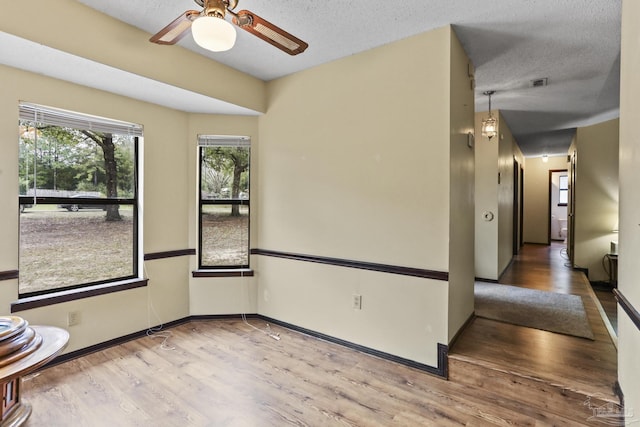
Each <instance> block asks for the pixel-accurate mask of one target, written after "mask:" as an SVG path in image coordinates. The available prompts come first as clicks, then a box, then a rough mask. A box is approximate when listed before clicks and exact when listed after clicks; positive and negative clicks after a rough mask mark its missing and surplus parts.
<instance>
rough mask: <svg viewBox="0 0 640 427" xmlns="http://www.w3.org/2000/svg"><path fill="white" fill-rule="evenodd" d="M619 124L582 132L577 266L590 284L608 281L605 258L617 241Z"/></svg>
mask: <svg viewBox="0 0 640 427" xmlns="http://www.w3.org/2000/svg"><path fill="white" fill-rule="evenodd" d="M618 140H619V120H618V119H615V120H609V121H607V122H603V123H599V124H597V125H593V126H587V127H581V128H578V130H577V133H576V150H577V153H578V161H577V171H576V183H575V185H574V190H575V196H576V207H575V236H574V237H575V239H574V244H575V245H574V264H575V266H576V267H581V268H587V269H589V280H591V281H603V280H608V279H609V276H608V274H607V273H606V271H605V270H604V268H603V266H602V258H603V257H604V255H605V254H607V253H609V251H610V243H611V241H612V240H617V239H618V236H617V234H614V233H612V230H613V229H614V228H615V227H616V225H617V224H618V187H619V185H618Z"/></svg>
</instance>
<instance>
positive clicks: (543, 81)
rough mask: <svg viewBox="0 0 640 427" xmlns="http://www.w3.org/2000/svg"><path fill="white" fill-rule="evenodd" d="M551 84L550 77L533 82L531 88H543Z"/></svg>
mask: <svg viewBox="0 0 640 427" xmlns="http://www.w3.org/2000/svg"><path fill="white" fill-rule="evenodd" d="M548 83H549V78H548V77H543V78H541V79H535V80H531V87H542V86H546V85H547V84H548Z"/></svg>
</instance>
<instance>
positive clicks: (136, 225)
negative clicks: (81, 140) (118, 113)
mask: <svg viewBox="0 0 640 427" xmlns="http://www.w3.org/2000/svg"><path fill="white" fill-rule="evenodd" d="M30 115H32V116H31V117H30ZM20 121H30V122H32V123H42V124H47V125H52V126H58V127H67V128H73V129H90V130H94V131H97V132H104V133H113V134H116V135H129V136H132V137H133V165H134V168H133V197H130V198H127V197H117V198H108V197H105V198H93V197H86V198H84V197H73V198H72V197H49V196H38V195H37V190H36V191H35V192H34V195H33V196H27V195H18V209H19V210H21V207H22V206H23V205H38V204H49V205H61V204H83V205H101V206H106V205H125V206H131V207H132V211H133V213H132V216H133V218H132V242H133V247H132V260H131V266H132V274H130V275H126V276H119V277H112V278H109V279H104V280H97V281H91V282H83V283H79V284H75V285H69V286H63V287H57V288H53V289H47V290H40V291H34V292H20V284H18V298H19V299H20V301H28V300H42V299H43V298H44V299H47V297H49V296H50V298H52V299H53V300H57V299H60V297H61V295H63V298H64V299H65V300H73V299H75V298H73V297H71V295H72V294H78V295H85V294H86V296H92V295H94V294H95V293H96V292H99V293H98V294H102V293H106V292H105V291H104V289H105V285H112V286H113V287H114V291H117V290H124V289H130V288H133V287H138V286H144V285H146V283H147V280H146V279H144V278H143V277H142V276H141V274H140V263H141V253H140V243H141V242H140V239H141V235H140V230H141V229H142V228H141V224H140V217H139V212H140V182H141V180H140V172H141V165H140V155H139V153H140V149H141V148H140V145H141V144H142V141H143V140H144V136H143V132H142V129H143V128H142V126H141V125H136V124H133V123H128V122H122V121H118V120H113V119H108V118H102V117H97V116H93V115H89V114H85V113H80V112H73V111H67V110H62V109H57V108H53V107H47V106H42V105H37V104H31V103H23V102H20V104H19V122H20ZM34 182H35V181H34ZM70 202H71V203H70ZM18 237H19V239H20V231H19V232H18ZM18 250H20V242H18ZM96 289H102V290H101V291H100V290H98V291H96ZM43 305H47V304H41V303H39V305H38V306H43ZM12 311H13V306H12Z"/></svg>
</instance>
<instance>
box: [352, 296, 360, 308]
mask: <svg viewBox="0 0 640 427" xmlns="http://www.w3.org/2000/svg"><path fill="white" fill-rule="evenodd" d="M353 309H354V310H362V295H354V296H353Z"/></svg>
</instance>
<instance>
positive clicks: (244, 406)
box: [22, 247, 616, 427]
mask: <svg viewBox="0 0 640 427" xmlns="http://www.w3.org/2000/svg"><path fill="white" fill-rule="evenodd" d="M552 249H553V248H552ZM545 251H547V248H545V247H531V248H530V247H527V248H525V252H524V253H523V255H522V256H521V257H519V258H518V259H517V260H516V261H515V262H514V263H513V266H512V268H511V269H510V273H509V275H508V276H506V277H505V280H506V281H508V282H509V283H515V284H519V285H523V286H528V287H535V288H538V289H546V290H549V289H552V290H556V291H558V292H568V293H577V294H580V295H583V293H584V292H585V291H584V289H583V286H582V285H583V283H582V282H581V280H580V279H579V278H578V276H576V275H575V274H574V273H572V272H571V271H569V270H568V269H564V267H563V269H558V268H556V267H554V266H552V267H549V265H547V266H546V267H545V262H544V261H543V259H544V256H545V255H544V254H545ZM526 262H530V263H531V268H530V269H527V268H525V267H524V264H525V263H526ZM554 262H555V261H554ZM561 264H562V263H561ZM545 283H546V284H545ZM585 300H586V298H585ZM585 305H588V304H587V301H585ZM587 311H588V314H589V318H590V321H591V324H592V327H593V330H594V333H595V335H596V340H595V341H590V340H586V339H581V338H573V337H567V336H564V335H559V334H553V333H550V332H544V331H538V330H534V329H528V328H521V327H517V326H512V325H505V324H501V323H499V322H492V321H488V320H484V319H476V320H475V321H474V322H473V323H472V324H470V325H469V327H468V329H467V330H466V331H465V332H464V333H463V334H462V336H461V337H460V339H459V341H458V342H457V344H456V345H455V346H454V347H453V348H452V349H451V352H450V353H451V356H450V362H449V363H450V364H449V369H450V378H451V380H450V381H446V380H443V379H440V378H437V377H434V376H432V375H429V374H427V373H424V372H422V371H418V370H416V369H412V368H409V367H406V366H402V365H398V364H396V363H393V362H390V361H387V360H382V359H378V358H376V357H372V356H369V355H366V354H362V353H359V352H356V351H354V350H351V349H349V348H346V347H342V346H339V345H336V344H332V343H328V342H325V341H321V340H318V339H315V338H312V337H309V336H306V335H303V334H300V333H297V332H294V331H291V330H287V329H284V328H280V327H277V326H273V325H272V326H271V329H272V332H274V333H279V334H280V337H281V339H280V340H278V341H277V340H274V339H273V338H271V337H269V336H268V335H266V334H264V333H263V332H261V331H256V330H255V329H253V328H251V327H250V326H248V325H247V324H245V323H243V322H242V321H241V320H240V319H238V320H209V321H193V322H190V323H186V324H183V325H180V326H176V327H174V328H171V329H170V331H171V333H172V336H171V337H170V338H169V339H168V341H167V343H166V344H167V346H169V347H171V349H163V348H162V347H161V345H160V343H161V341H162V339H158V338H151V337H144V338H139V339H137V340H133V341H129V342H127V343H124V344H121V345H117V346H114V347H111V348H108V349H106V350H103V351H100V352H96V353H93V354H90V355H87V356H84V357H81V358H78V359H75V360H71V361H69V362H66V363H63V364H60V365H57V366H54V367H51V368H48V369H45V370H43V371H41V372H40V373H38V374H36V375H35V376H30V377H27V378H26V379H25V381H24V383H23V389H22V393H23V397H24V398H25V399H27V400H28V401H30V402H31V403H32V404H33V408H34V409H33V414H32V415H31V418H30V419H29V421H28V423H27V425H28V426H65V427H66V426H91V427H94V426H96V427H99V426H258V427H261V426H285V425H294V426H393V425H397V426H449V425H458V426H460V425H466V426H493V425H498V426H527V425H529V426H534V425H535V426H540V425H543V426H544V425H549V426H550V425H554V426H575V425H602V424H601V423H598V422H597V420H596V421H593V420H591V421H590V420H589V419H588V417H589V415H590V414H591V413H592V408H591V406H590V405H591V403H590V402H587V403H588V405H584V401H585V398H584V396H585V394H584V393H586V395H588V396H594V397H596V396H597V397H598V398H600V400H598V402H599V403H601V402H603V401H605V402H606V401H607V398H610V397H613V393H612V391H611V386H612V385H613V382H614V381H615V371H616V366H615V364H616V357H615V349H613V346H612V345H611V344H610V342H608V341H607V340H608V337H607V336H606V331H605V330H604V327H603V326H601V325H599V324H598V321H597V318H596V317H597V314H596V310H595V308H593V307H589V306H587ZM249 322H250V323H252V324H253V325H255V326H257V327H259V328H264V327H265V323H264V321H262V320H257V319H250V320H249ZM478 361H480V362H478ZM512 371H514V372H516V371H518V373H517V374H513V372H512ZM523 373H524V374H523ZM514 375H517V376H514ZM503 376H504V378H502V377H503ZM514 378H516V379H514ZM541 378H543V379H541ZM502 381H506V382H502ZM532 383H533V384H534V386H531V384H532ZM558 384H560V392H559V395H558V396H556V395H554V389H553V388H554V387H556V386H557V385H558ZM522 387H525V388H526V387H528V389H526V390H525V391H524V392H523V391H522ZM576 390H577V391H579V392H580V393H578V394H577V398H576V396H575V395H576ZM545 399H546V400H545ZM572 399H573V400H572ZM576 399H577V400H576ZM540 402H542V404H541V403H540ZM558 402H559V403H558ZM567 402H569V403H568V404H569V405H573V406H575V411H568V412H572V413H568V412H567V413H566V414H565V413H564V412H563V411H564V410H565V408H566V405H567ZM572 402H573V403H572ZM576 402H578V403H576ZM594 402H595V400H594ZM562 404H564V405H565V406H562Z"/></svg>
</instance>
